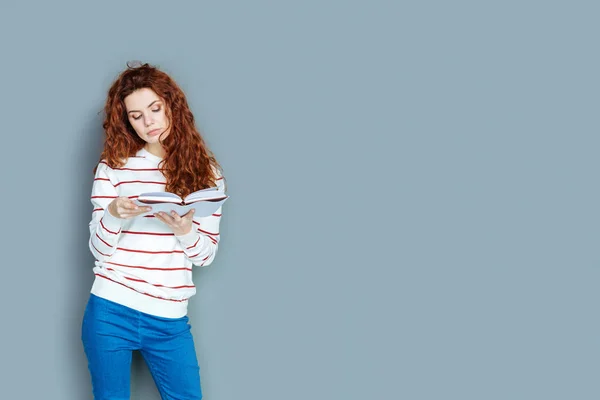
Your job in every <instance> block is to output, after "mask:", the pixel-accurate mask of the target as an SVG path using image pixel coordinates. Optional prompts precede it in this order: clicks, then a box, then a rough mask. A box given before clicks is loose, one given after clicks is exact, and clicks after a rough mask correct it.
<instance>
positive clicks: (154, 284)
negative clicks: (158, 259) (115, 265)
mask: <svg viewBox="0 0 600 400" xmlns="http://www.w3.org/2000/svg"><path fill="white" fill-rule="evenodd" d="M106 269H107V270H109V271H114V269H112V268H108V267H107V268H106ZM124 278H125V279H127V280H130V281H134V282H141V283H147V284H148V285H152V286H155V287H164V288H167V289H186V288H193V287H195V286H193V285H191V286H190V285H181V286H165V285H159V284H157V283H150V282H148V281H145V280H143V279H136V278H129V277H127V276H125V277H124Z"/></svg>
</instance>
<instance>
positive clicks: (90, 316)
mask: <svg viewBox="0 0 600 400" xmlns="http://www.w3.org/2000/svg"><path fill="white" fill-rule="evenodd" d="M104 111H105V114H106V116H105V119H104V123H103V127H104V130H105V132H106V139H105V144H104V150H103V151H102V154H101V156H100V163H99V164H98V166H97V167H96V168H95V178H94V183H93V188H92V195H91V201H92V204H93V205H94V209H93V212H92V219H91V222H90V241H89V247H90V250H91V252H92V254H93V255H94V257H95V259H96V262H95V267H94V273H95V281H94V284H93V286H92V289H91V294H90V298H89V301H88V303H87V306H86V309H85V313H84V317H83V324H82V341H83V345H84V350H85V353H86V356H87V359H88V367H89V370H90V374H91V379H92V387H93V392H94V397H95V399H96V400H100V399H129V395H130V393H129V390H130V389H129V388H130V368H131V359H132V351H133V350H140V352H141V354H142V356H143V357H144V360H145V361H146V363H147V365H148V367H149V369H150V372H151V374H152V377H153V378H154V381H155V383H156V386H157V388H158V390H159V392H160V394H161V397H162V398H163V399H186V400H187V399H201V398H202V393H201V387H200V368H199V365H198V360H197V358H196V351H195V347H194V340H193V337H192V334H191V332H190V325H189V323H188V317H187V306H188V301H189V298H190V297H191V296H193V295H194V294H195V293H196V289H195V286H194V283H193V282H192V266H193V265H196V266H200V267H202V266H207V265H209V264H210V263H211V262H212V261H213V260H214V258H215V255H216V253H217V249H218V245H219V239H220V235H219V221H220V219H221V208H219V210H217V211H216V212H215V213H214V214H212V215H211V216H208V217H196V216H194V212H193V211H190V212H188V213H187V214H185V215H183V216H179V215H178V214H176V213H163V212H160V213H150V214H147V215H145V216H142V215H141V214H144V213H147V212H148V211H151V208H150V207H141V206H137V205H136V204H135V203H134V202H133V201H132V200H133V199H135V198H136V197H137V196H138V195H139V194H141V193H144V192H157V191H167V192H172V193H176V194H178V195H180V196H181V197H184V196H186V195H188V194H189V193H191V192H194V191H196V190H199V189H203V188H208V187H213V186H217V187H219V188H220V189H222V190H225V186H224V180H223V177H222V174H221V168H220V166H219V164H218V163H217V161H216V160H215V157H214V156H213V154H212V153H211V152H210V151H209V150H208V148H207V146H206V144H205V142H204V140H203V139H202V137H201V136H200V134H199V133H198V130H197V129H196V127H195V124H194V117H193V115H192V113H191V111H190V109H189V107H188V104H187V101H186V98H185V95H184V94H183V92H182V90H181V89H180V88H179V87H178V85H177V84H176V83H175V82H174V81H173V79H172V78H170V77H169V76H168V75H167V74H166V73H164V72H162V71H160V70H158V69H157V68H155V67H153V66H150V65H148V64H144V65H142V66H138V67H131V66H128V67H127V69H126V70H125V71H123V72H122V73H121V74H120V75H119V77H118V78H117V79H116V81H115V82H114V83H113V85H112V86H111V88H110V90H109V92H108V98H107V100H106V105H105V109H104Z"/></svg>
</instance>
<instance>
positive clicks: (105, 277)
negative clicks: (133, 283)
mask: <svg viewBox="0 0 600 400" xmlns="http://www.w3.org/2000/svg"><path fill="white" fill-rule="evenodd" d="M94 275H96V276H99V277H100V278H104V279H108V280H109V281H111V282H114V283H118V284H119V285H121V286H125V287H126V288H127V289H131V290H133V291H134V292H138V293H141V294H143V295H146V296H150V297H154V298H155V299H160V300H167V301H174V302H177V303H181V302H183V301H187V299H184V300H174V299H165V298H164V297H158V296H154V295H152V294H148V293H144V292H140V291H139V290H136V289H134V288H132V287H130V286H127V285H125V284H124V283H121V282H117V281H115V280H114V279H110V278H109V277H107V276H104V275H100V274H98V273H96V274H94Z"/></svg>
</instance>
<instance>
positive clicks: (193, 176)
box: [94, 63, 222, 197]
mask: <svg viewBox="0 0 600 400" xmlns="http://www.w3.org/2000/svg"><path fill="white" fill-rule="evenodd" d="M144 88H147V89H151V90H153V91H154V92H155V93H156V94H157V95H158V97H160V98H161V99H162V100H163V102H164V103H165V112H166V116H167V118H168V120H169V121H170V129H171V130H170V132H169V135H168V136H167V137H166V138H164V139H162V146H163V148H164V149H165V153H166V154H165V157H164V159H163V160H162V161H161V163H160V164H159V169H160V171H161V172H162V173H163V175H164V176H165V178H166V187H165V191H167V192H172V193H175V194H177V195H179V196H181V197H185V196H187V195H188V194H190V193H192V192H194V191H196V190H200V189H204V188H208V187H212V186H215V185H216V180H217V178H218V176H217V173H219V174H222V168H221V166H220V165H219V163H218V162H217V160H216V159H215V157H214V155H213V153H212V152H211V151H210V150H209V149H208V147H207V145H206V143H205V141H204V139H203V138H202V136H201V135H200V133H199V132H198V129H197V128H196V125H195V123H194V116H193V115H192V112H191V111H190V108H189V106H188V103H187V100H186V98H185V94H184V93H183V91H182V90H181V88H180V87H179V86H178V85H177V83H176V82H175V81H174V80H173V79H172V78H171V77H170V76H169V75H167V74H166V73H165V72H162V71H160V70H159V69H158V68H157V67H154V66H152V65H149V64H147V63H146V64H142V65H138V66H132V65H130V64H129V63H127V69H125V70H124V71H123V72H121V74H120V75H119V76H118V77H117V79H116V80H115V82H114V83H113V84H112V86H111V87H110V89H109V91H108V97H107V99H106V104H105V106H104V114H105V116H104V122H103V124H102V126H103V128H104V132H105V134H106V136H105V140H104V149H103V151H102V154H101V155H100V161H102V160H104V161H105V162H106V163H107V164H108V166H110V167H111V168H119V167H122V166H123V165H124V164H125V162H126V160H127V158H128V157H131V156H134V155H135V154H136V153H137V152H138V151H139V150H140V149H141V148H143V147H144V145H145V144H146V142H145V141H144V140H142V139H141V138H140V137H139V136H138V135H137V134H136V132H135V130H134V129H133V127H132V126H131V124H130V123H129V119H128V118H127V110H126V108H125V98H126V97H127V96H129V95H130V94H131V93H133V92H134V91H136V90H139V89H144ZM96 168H97V167H96ZM96 168H94V172H95V171H96Z"/></svg>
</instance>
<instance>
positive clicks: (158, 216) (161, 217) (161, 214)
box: [154, 211, 173, 226]
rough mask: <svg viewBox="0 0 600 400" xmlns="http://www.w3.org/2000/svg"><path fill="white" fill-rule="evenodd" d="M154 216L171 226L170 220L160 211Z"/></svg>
mask: <svg viewBox="0 0 600 400" xmlns="http://www.w3.org/2000/svg"><path fill="white" fill-rule="evenodd" d="M154 216H155V217H156V218H158V219H159V220H161V221H162V222H164V223H165V224H167V225H169V226H170V225H172V224H173V222H172V221H173V220H172V218H170V217H169V216H168V215H167V214H166V213H164V212H162V211H160V212H157V213H155V214H154Z"/></svg>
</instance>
